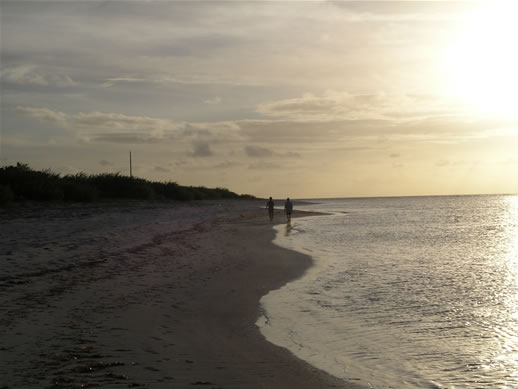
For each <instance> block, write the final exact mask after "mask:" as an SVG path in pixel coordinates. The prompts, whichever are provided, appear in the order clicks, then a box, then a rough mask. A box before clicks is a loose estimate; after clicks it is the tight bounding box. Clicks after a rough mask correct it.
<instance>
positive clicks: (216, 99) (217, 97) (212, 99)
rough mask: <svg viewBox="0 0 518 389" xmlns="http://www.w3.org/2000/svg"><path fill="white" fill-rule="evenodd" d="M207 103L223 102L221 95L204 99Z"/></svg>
mask: <svg viewBox="0 0 518 389" xmlns="http://www.w3.org/2000/svg"><path fill="white" fill-rule="evenodd" d="M204 103H205V104H209V105H215V104H219V103H221V97H219V96H216V97H213V98H211V99H207V100H205V101H204Z"/></svg>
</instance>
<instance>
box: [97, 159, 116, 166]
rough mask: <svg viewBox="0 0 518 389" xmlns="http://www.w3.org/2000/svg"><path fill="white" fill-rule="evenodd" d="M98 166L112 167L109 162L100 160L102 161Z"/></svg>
mask: <svg viewBox="0 0 518 389" xmlns="http://www.w3.org/2000/svg"><path fill="white" fill-rule="evenodd" d="M99 165H101V166H112V165H113V164H112V163H111V162H110V161H107V160H105V159H102V160H100V161H99Z"/></svg>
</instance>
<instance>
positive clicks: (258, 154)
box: [245, 145, 300, 158]
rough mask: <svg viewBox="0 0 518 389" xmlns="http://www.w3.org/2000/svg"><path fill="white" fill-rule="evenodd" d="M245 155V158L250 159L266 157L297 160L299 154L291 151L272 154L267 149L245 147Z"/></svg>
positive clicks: (252, 146)
mask: <svg viewBox="0 0 518 389" xmlns="http://www.w3.org/2000/svg"><path fill="white" fill-rule="evenodd" d="M245 153H246V155H247V156H249V157H252V158H266V157H277V158H299V157H300V154H299V153H295V152H293V151H287V152H274V151H272V150H270V149H268V148H265V147H261V146H254V145H249V146H246V147H245Z"/></svg>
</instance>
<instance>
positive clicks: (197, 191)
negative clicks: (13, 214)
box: [0, 163, 254, 204]
mask: <svg viewBox="0 0 518 389" xmlns="http://www.w3.org/2000/svg"><path fill="white" fill-rule="evenodd" d="M251 198H254V196H251V195H239V194H236V193H234V192H231V191H230V190H228V189H226V188H206V187H203V186H183V185H179V184H177V183H176V182H174V181H168V182H157V181H148V180H145V179H142V178H135V177H128V176H125V175H122V174H120V173H101V174H86V173H78V174H73V175H60V174H58V173H54V172H52V171H50V170H43V171H38V170H34V169H32V168H30V167H29V165H27V164H23V163H17V164H16V165H15V166H4V167H0V204H7V203H10V202H23V201H54V202H57V201H65V202H94V201H103V200H179V201H188V200H217V199H251Z"/></svg>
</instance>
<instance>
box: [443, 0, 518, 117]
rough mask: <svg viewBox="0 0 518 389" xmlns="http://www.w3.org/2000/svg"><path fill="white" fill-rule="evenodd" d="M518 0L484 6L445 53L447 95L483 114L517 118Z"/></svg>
mask: <svg viewBox="0 0 518 389" xmlns="http://www.w3.org/2000/svg"><path fill="white" fill-rule="evenodd" d="M516 15H518V1H515V0H511V1H493V2H487V3H484V4H482V5H481V6H480V7H479V8H477V9H476V10H475V11H472V12H471V13H470V14H469V15H468V16H467V18H466V19H465V20H464V21H463V22H462V23H460V28H459V30H458V31H457V32H456V34H455V36H454V38H453V41H452V44H451V45H450V46H449V47H448V49H447V51H446V55H445V61H446V74H447V84H448V85H447V89H448V90H449V93H450V94H452V95H453V96H455V97H456V98H458V99H460V100H461V102H463V103H465V104H466V105H469V106H470V107H471V109H474V110H476V111H477V113H481V114H490V115H493V116H494V115H497V116H499V117H501V118H509V119H518V50H517V49H516V47H517V43H518V23H517V22H516Z"/></svg>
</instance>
